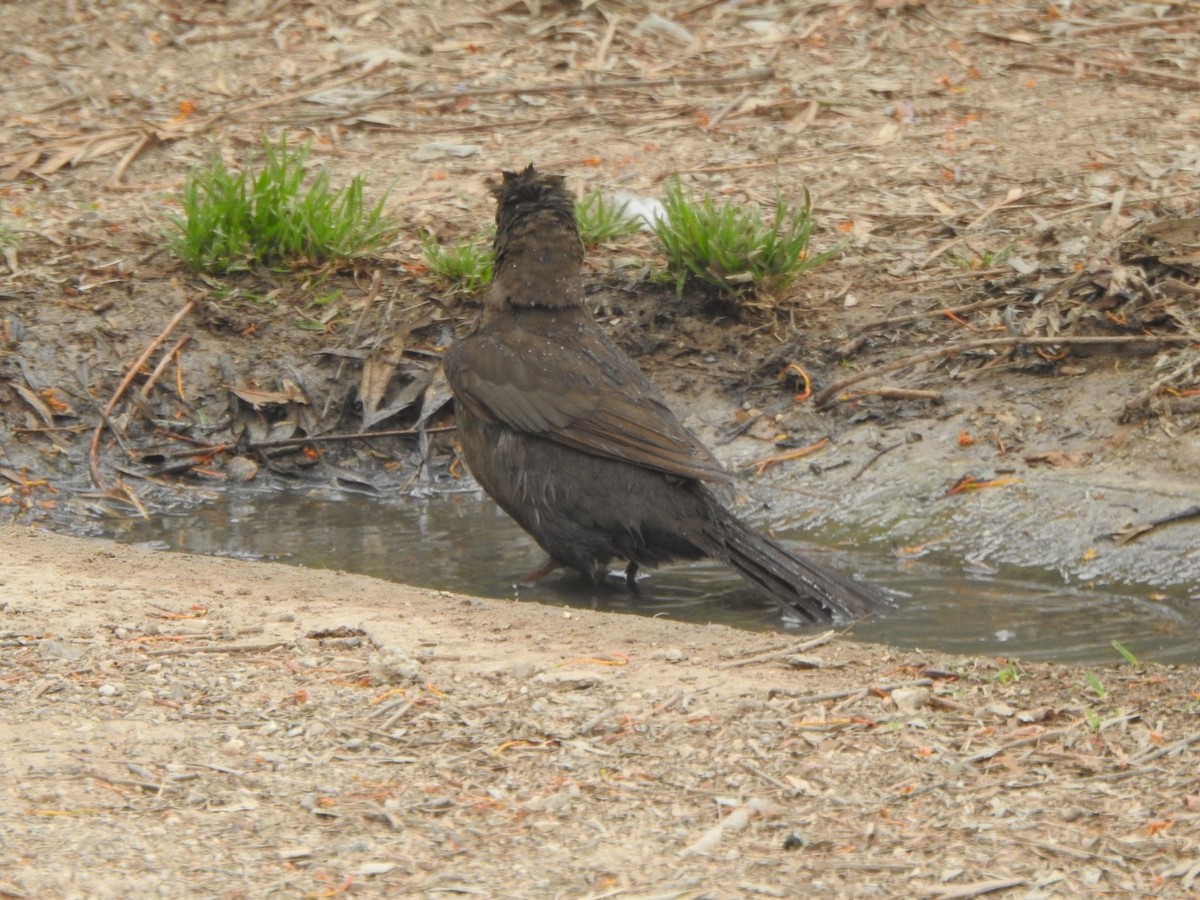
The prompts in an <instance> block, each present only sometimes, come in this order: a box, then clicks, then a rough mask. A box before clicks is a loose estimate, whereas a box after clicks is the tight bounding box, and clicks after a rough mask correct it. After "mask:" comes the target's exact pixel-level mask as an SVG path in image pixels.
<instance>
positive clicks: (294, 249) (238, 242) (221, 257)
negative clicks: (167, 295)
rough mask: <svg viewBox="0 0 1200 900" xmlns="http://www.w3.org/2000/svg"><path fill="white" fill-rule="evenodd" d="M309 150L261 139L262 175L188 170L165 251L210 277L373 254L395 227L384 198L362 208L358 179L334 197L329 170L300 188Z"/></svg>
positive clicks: (215, 167) (219, 166) (218, 167)
mask: <svg viewBox="0 0 1200 900" xmlns="http://www.w3.org/2000/svg"><path fill="white" fill-rule="evenodd" d="M310 147H311V143H309V144H305V145H304V146H302V147H300V148H298V149H296V150H289V149H288V146H287V139H286V138H282V139H280V141H279V143H278V144H272V143H271V142H270V141H269V140H267V139H266V138H264V139H263V155H264V160H263V168H262V170H261V171H260V172H258V173H257V174H252V175H251V174H247V173H246V172H231V171H229V170H228V169H227V168H225V164H224V163H223V162H221V160H219V159H217V160H215V161H213V162H212V163H211V164H210V165H209V166H208V167H207V168H200V169H193V170H192V171H191V172H190V173H189V174H188V177H187V181H186V182H185V183H184V186H183V190H182V192H181V194H180V203H181V205H182V207H183V212H182V214H180V215H173V216H171V217H170V221H171V224H172V226H173V232H172V233H171V234H169V236H168V240H169V243H170V248H171V250H172V251H174V252H175V253H176V254H177V255H178V256H179V257H180V259H182V260H183V261H184V262H185V263H186V264H187V265H189V266H191V267H192V268H194V269H199V270H201V271H204V272H209V273H212V274H222V273H225V272H230V271H238V270H245V269H249V268H250V267H251V266H253V265H255V264H257V263H263V264H276V263H280V264H285V265H291V266H306V265H308V266H311V265H324V264H326V263H329V262H333V261H336V260H343V259H350V258H352V257H355V256H361V255H363V254H366V253H370V252H373V251H377V250H379V249H381V248H383V247H385V246H387V245H388V244H389V243H391V242H392V241H393V240H394V239H395V237H396V234H397V231H398V227H397V223H396V221H395V218H394V216H392V215H391V214H389V213H387V212H385V211H384V203H385V201H386V200H387V194H385V195H384V196H383V198H381V199H380V200H379V202H378V203H376V204H375V205H374V206H373V207H370V208H367V207H366V205H365V204H364V202H363V179H362V177H361V176H356V177H355V178H354V179H352V180H351V182H350V184H349V186H347V187H345V188H342V189H341V190H334V189H333V187H332V186H331V185H330V176H329V171H328V169H321V170H320V171H319V172H317V174H316V175H315V176H314V177H313V178H312V180H311V183H310V184H309V186H308V187H307V189H306V188H305V174H306V173H305V170H304V163H305V160H306V159H307V158H308V151H309V148H310Z"/></svg>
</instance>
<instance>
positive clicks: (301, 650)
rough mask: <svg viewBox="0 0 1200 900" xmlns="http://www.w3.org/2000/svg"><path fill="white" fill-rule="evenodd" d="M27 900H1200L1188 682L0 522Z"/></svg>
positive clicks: (7, 856)
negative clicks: (984, 899)
mask: <svg viewBox="0 0 1200 900" xmlns="http://www.w3.org/2000/svg"><path fill="white" fill-rule="evenodd" d="M0 537H2V538H3V540H4V546H5V548H6V550H7V551H8V552H7V553H6V554H5V558H4V561H3V562H2V563H0V590H2V591H3V597H4V600H3V604H2V605H0V622H2V623H3V625H2V626H0V627H2V628H3V631H2V632H0V646H2V647H3V652H4V655H3V668H2V669H0V710H2V714H0V735H2V736H3V741H4V747H5V753H4V754H3V757H2V758H0V775H2V777H0V797H2V801H3V802H0V818H2V820H3V834H4V841H3V844H2V845H0V854H2V855H0V891H2V892H3V895H4V896H10V897H52V896H53V897H74V896H79V897H84V896H86V897H128V896H168V897H182V896H248V897H263V896H310V897H323V896H335V895H337V894H340V893H349V894H382V895H396V894H407V893H417V894H421V895H430V896H432V895H440V894H445V893H457V894H467V895H478V896H488V897H499V896H503V897H748V896H766V897H795V896H807V895H810V894H813V895H815V894H820V895H821V896H835V897H841V896H855V897H857V896H891V897H912V896H933V897H970V896H975V895H977V894H982V893H987V892H992V891H996V892H1001V891H1008V892H1009V893H1008V895H1009V896H1014V897H1017V896H1020V897H1078V896H1083V895H1090V894H1093V893H1095V894H1104V895H1115V896H1155V897H1167V896H1184V895H1191V894H1193V893H1194V890H1195V887H1196V879H1197V877H1198V876H1200V843H1198V842H1197V836H1198V834H1200V774H1198V772H1200V769H1198V768H1197V765H1196V756H1197V747H1198V746H1200V732H1198V731H1197V730H1196V726H1197V721H1198V716H1197V711H1198V710H1200V677H1198V673H1197V671H1196V670H1195V669H1194V668H1190V667H1189V668H1165V667H1155V666H1149V667H1145V668H1137V669H1133V668H1130V667H1128V666H1124V665H1122V666H1121V667H1117V666H1104V667H1099V668H1096V669H1094V670H1092V671H1091V673H1090V675H1089V677H1088V679H1086V680H1085V678H1084V677H1083V673H1081V671H1079V670H1074V669H1070V668H1065V667H1058V666H1051V665H1044V664H1036V665H1035V664H1029V665H1023V666H1019V667H1015V668H1014V667H1012V666H1008V665H1006V664H1002V663H1001V662H999V661H991V660H979V659H959V658H953V657H945V656H941V655H938V654H925V653H920V652H894V651H889V650H888V649H887V648H886V647H875V646H868V645H861V644H853V643H850V642H845V641H842V640H840V639H838V638H836V636H834V635H832V634H830V635H828V638H829V639H828V640H827V641H825V642H822V640H821V639H819V638H818V639H812V640H808V641H805V642H803V643H798V642H797V641H796V639H795V638H794V637H793V638H791V639H788V638H786V637H783V636H779V635H757V634H749V633H745V632H739V631H735V630H732V629H728V628H724V627H720V626H710V627H707V628H705V627H696V626H686V625H681V624H678V623H672V622H667V621H661V620H656V619H642V618H635V617H632V616H622V615H614V614H605V613H595V612H588V611H578V610H573V611H565V610H560V609H553V608H550V607H546V606H541V605H538V604H529V603H521V602H517V601H512V602H504V601H494V600H479V599H472V598H468V597H460V596H454V595H451V594H447V593H445V592H437V591H425V590H414V589H410V588H404V587H399V586H396V585H393V584H388V583H385V582H381V581H375V580H372V579H368V578H363V577H360V576H354V575H347V574H344V573H335V572H312V571H304V570H299V569H295V568H289V567H285V566H281V565H277V564H269V563H247V562H242V561H234V560H222V559H209V558H199V557H190V556H184V555H178V554H166V553H158V552H152V551H147V550H144V549H140V548H133V547H129V546H120V545H113V544H108V543H105V542H100V541H95V540H86V539H80V538H72V537H66V536H61V535H52V534H49V533H43V532H36V531H32V530H28V529H23V530H22V529H15V528H11V527H10V528H6V529H5V530H4V531H3V532H2V533H0Z"/></svg>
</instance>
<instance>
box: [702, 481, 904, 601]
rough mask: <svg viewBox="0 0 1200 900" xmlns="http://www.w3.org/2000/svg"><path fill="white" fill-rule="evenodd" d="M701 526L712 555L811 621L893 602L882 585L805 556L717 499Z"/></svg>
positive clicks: (774, 598)
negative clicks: (795, 551)
mask: <svg viewBox="0 0 1200 900" xmlns="http://www.w3.org/2000/svg"><path fill="white" fill-rule="evenodd" d="M712 507H713V512H712V515H711V516H710V517H709V518H708V519H707V521H706V522H705V524H704V525H703V526H702V533H703V537H704V539H705V542H706V545H705V546H704V547H703V548H702V549H703V550H704V551H705V552H706V553H707V554H709V555H710V556H711V557H713V559H717V560H719V561H721V562H723V563H724V564H725V565H727V566H729V567H731V568H732V569H734V570H735V571H737V572H738V573H739V574H740V575H741V576H742V577H743V578H745V579H746V580H748V581H750V582H751V583H753V584H754V585H755V586H756V587H758V589H759V590H760V591H762V593H764V594H766V595H767V596H768V597H770V598H771V599H772V600H774V601H775V602H776V603H778V604H779V605H780V606H781V607H783V609H784V610H785V611H787V612H791V613H795V614H799V615H801V616H804V617H805V618H807V619H809V620H811V621H813V622H821V621H827V620H829V619H834V620H835V621H837V620H845V621H851V620H854V619H859V618H862V617H863V616H865V615H868V614H870V613H873V612H876V611H879V610H883V609H889V608H891V607H892V606H894V604H893V602H892V600H891V598H889V597H888V596H887V595H886V594H884V593H883V592H882V591H881V590H879V589H878V588H876V587H874V586H872V585H869V584H865V583H863V582H860V581H854V580H852V579H850V578H848V577H847V576H845V575H842V574H841V573H840V572H835V571H833V570H832V569H827V568H825V567H824V566H819V565H817V564H816V563H814V562H811V561H809V560H807V559H805V558H804V557H802V556H799V555H797V554H795V553H792V552H791V551H790V550H787V549H786V548H784V547H783V546H781V545H780V544H778V543H776V542H775V541H773V540H771V538H769V537H767V536H766V535H765V534H762V533H760V532H758V531H755V530H754V529H753V528H751V527H750V526H749V525H747V524H746V523H745V522H743V521H742V520H741V519H739V518H738V517H737V516H735V515H734V514H733V513H731V512H729V511H728V510H727V509H725V508H724V507H722V506H721V504H720V503H713V504H712Z"/></svg>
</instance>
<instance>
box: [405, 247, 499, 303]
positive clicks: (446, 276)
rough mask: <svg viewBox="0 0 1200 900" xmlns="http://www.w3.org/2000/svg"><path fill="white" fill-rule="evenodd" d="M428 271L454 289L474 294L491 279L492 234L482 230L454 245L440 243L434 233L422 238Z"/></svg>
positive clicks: (492, 258)
mask: <svg viewBox="0 0 1200 900" xmlns="http://www.w3.org/2000/svg"><path fill="white" fill-rule="evenodd" d="M421 245H422V247H423V248H424V250H425V261H426V262H427V263H428V264H429V271H430V272H431V273H432V274H434V275H435V276H437V277H438V278H439V279H441V280H442V281H444V282H447V283H448V284H449V285H450V286H451V287H453V288H454V289H456V290H460V291H463V292H465V293H468V294H473V293H475V292H476V291H478V290H481V289H482V288H484V287H486V286H487V285H488V284H489V283H491V280H492V265H493V260H494V257H493V255H492V236H491V235H490V234H487V233H484V234H481V235H479V236H477V237H474V238H471V239H470V240H466V241H459V242H458V243H454V244H440V243H438V241H437V239H436V238H434V237H433V235H426V236H425V237H424V239H423V240H422V241H421Z"/></svg>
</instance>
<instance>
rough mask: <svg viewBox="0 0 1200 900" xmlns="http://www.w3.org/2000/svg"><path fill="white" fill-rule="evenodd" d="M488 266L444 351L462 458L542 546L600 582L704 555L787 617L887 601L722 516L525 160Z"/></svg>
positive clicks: (567, 201) (705, 454) (569, 202)
mask: <svg viewBox="0 0 1200 900" xmlns="http://www.w3.org/2000/svg"><path fill="white" fill-rule="evenodd" d="M492 193H493V194H494V195H495V196H496V201H497V204H498V207H497V211H496V239H495V270H494V275H493V277H492V284H491V287H490V289H489V291H488V293H487V296H486V299H485V301H484V310H483V315H482V317H481V319H480V321H479V323H478V325H477V326H476V328H475V330H474V332H473V333H472V334H470V335H469V336H467V337H465V338H463V339H462V340H460V341H458V342H457V343H456V344H454V346H452V347H451V348H450V349H449V350H447V351H446V356H445V367H446V377H447V378H448V379H449V381H450V387H451V388H452V389H453V391H454V396H455V398H456V400H457V415H458V433H459V438H460V440H461V442H462V449H463V456H464V458H465V459H466V462H467V465H468V466H469V467H470V469H471V472H472V474H474V476H475V478H476V480H477V481H478V482H479V484H480V485H482V487H483V489H484V490H485V491H487V493H488V494H490V495H491V497H492V499H494V500H495V501H496V502H497V503H498V504H500V506H501V507H502V508H503V509H504V511H505V512H507V513H508V514H509V515H510V516H512V517H513V518H514V519H516V521H517V523H518V524H519V525H520V526H521V527H522V528H524V529H525V530H526V531H527V532H529V534H530V535H532V536H533V538H534V540H536V541H537V542H538V543H539V544H540V545H541V546H542V549H544V550H545V551H546V552H547V553H548V554H550V559H549V560H548V561H547V563H546V565H545V566H543V567H542V569H540V570H539V571H538V572H536V573H530V576H529V577H532V578H535V579H536V578H537V577H541V576H542V575H544V574H546V573H547V572H549V571H551V570H553V569H554V568H557V567H560V566H567V567H569V568H572V569H575V570H577V571H578V572H580V573H582V574H583V575H585V576H586V577H588V578H590V579H592V580H593V581H597V580H599V579H600V578H602V577H603V576H604V573H605V571H606V568H607V566H608V563H609V562H610V561H611V560H613V559H622V560H625V561H627V562H628V568H627V569H626V577H627V579H628V581H629V583H630V584H631V585H632V584H633V581H634V576H635V574H636V572H637V569H638V567H639V566H656V565H658V564H659V563H664V562H669V561H670V560H674V559H698V558H700V557H704V556H708V557H712V558H713V559H716V560H719V561H720V562H722V563H724V564H725V565H727V566H730V567H732V568H733V569H735V570H736V571H737V572H738V573H740V574H741V575H742V576H744V577H745V578H746V579H747V580H749V581H750V582H751V583H753V584H754V585H755V586H756V587H757V588H758V589H759V590H760V591H762V593H764V594H766V595H767V596H768V597H770V598H771V599H772V600H774V601H776V602H777V603H779V605H780V606H782V607H783V608H784V609H785V610H787V611H789V612H793V613H799V614H801V615H803V616H806V617H808V618H810V619H813V620H819V619H827V618H831V617H832V618H838V619H852V618H857V617H859V616H862V615H865V614H867V613H869V612H872V611H874V610H877V609H880V608H883V607H886V606H889V605H890V601H889V600H888V598H887V597H886V596H885V595H884V594H883V593H882V592H880V591H879V590H877V589H876V588H874V587H872V586H870V585H868V584H863V583H860V582H857V581H853V580H851V579H849V578H847V577H846V576H844V575H841V574H839V573H838V572H834V571H832V570H830V569H826V568H823V567H822V566H818V565H816V564H815V563H812V562H810V561H808V560H806V559H804V558H803V557H801V556H798V555H796V554H795V553H792V552H791V551H790V550H787V549H785V548H784V547H782V546H781V545H780V544H778V543H776V542H775V541H773V540H771V539H770V538H768V537H766V536H765V535H762V534H760V533H759V532H757V531H755V530H754V529H753V528H751V527H750V526H749V525H746V524H745V523H744V522H742V521H741V520H740V519H738V518H737V517H736V516H734V515H733V513H731V512H729V510H727V509H726V508H725V506H724V505H723V504H722V502H721V501H720V500H719V499H718V497H717V495H716V494H715V493H714V492H713V490H712V488H710V486H709V485H716V486H718V487H719V486H721V485H725V484H728V483H729V481H730V478H729V476H728V475H727V474H726V473H725V471H724V470H723V469H722V468H721V465H720V463H718V462H717V460H716V458H715V457H714V456H713V455H712V454H711V453H710V452H709V451H708V449H707V448H705V447H704V445H703V444H701V443H700V441H699V440H697V439H696V437H695V436H694V435H692V433H691V432H689V431H688V430H687V429H686V428H684V427H683V425H682V424H680V422H679V420H678V419H677V418H676V417H675V415H674V414H673V413H672V412H671V410H670V409H668V408H667V406H666V404H665V403H664V402H663V399H662V396H661V395H660V394H659V392H658V391H657V390H656V389H655V387H654V386H653V385H652V384H651V383H650V382H649V381H648V380H647V379H646V376H645V375H643V374H642V371H641V369H639V368H638V366H637V364H636V363H634V362H633V360H631V359H630V358H629V357H627V356H626V355H625V354H624V353H622V352H621V350H619V349H618V348H617V346H616V345H615V344H614V343H613V342H612V341H610V340H609V339H608V337H607V336H605V334H604V332H603V331H601V330H600V327H599V326H598V325H597V324H596V322H595V321H594V320H593V319H592V316H591V314H590V313H589V312H588V310H587V308H586V307H585V306H584V302H583V281H582V276H581V270H582V264H583V244H582V243H581V241H580V239H579V228H578V225H577V224H576V222H575V201H574V198H573V197H572V195H571V194H570V192H568V191H567V189H566V188H565V187H564V185H563V178H562V177H561V176H556V175H544V174H542V173H540V172H537V171H535V170H534V168H533V166H532V165H530V166H529V167H528V168H527V169H526V170H525V171H524V172H520V173H516V172H505V173H504V180H503V182H501V183H499V184H493V185H492Z"/></svg>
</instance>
